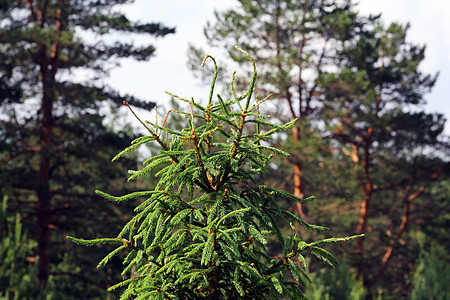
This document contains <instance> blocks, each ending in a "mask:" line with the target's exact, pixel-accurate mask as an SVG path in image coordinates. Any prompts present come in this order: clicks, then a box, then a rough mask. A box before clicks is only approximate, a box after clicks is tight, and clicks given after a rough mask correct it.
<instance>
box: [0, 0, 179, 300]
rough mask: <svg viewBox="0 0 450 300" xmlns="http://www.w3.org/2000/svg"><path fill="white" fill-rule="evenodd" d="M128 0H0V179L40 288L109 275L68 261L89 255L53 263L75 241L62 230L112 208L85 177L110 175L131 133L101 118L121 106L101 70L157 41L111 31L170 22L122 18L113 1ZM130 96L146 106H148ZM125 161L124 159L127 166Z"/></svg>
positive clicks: (151, 29)
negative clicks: (25, 234) (23, 231)
mask: <svg viewBox="0 0 450 300" xmlns="http://www.w3.org/2000/svg"><path fill="white" fill-rule="evenodd" d="M130 2H133V1H130V0H112V1H84V0H61V1H55V0H45V1H37V0H28V1H21V0H14V1H2V2H1V6H0V120H1V121H0V167H1V169H0V182H1V184H2V189H3V192H4V193H5V194H7V195H8V196H9V200H10V202H9V203H10V209H11V210H12V211H14V212H16V211H21V213H22V215H23V216H24V218H25V220H24V226H26V227H27V228H28V229H29V232H30V234H32V235H33V236H34V237H35V239H36V241H37V248H36V254H35V255H36V259H37V261H38V272H37V273H38V276H37V282H38V287H37V289H36V295H35V296H36V297H37V294H40V293H41V292H42V291H43V290H44V289H45V287H46V285H47V282H48V280H49V277H51V276H59V277H61V276H63V277H64V276H66V277H65V278H64V280H63V281H64V282H67V281H70V277H67V276H72V275H73V276H75V277H76V278H83V280H85V281H86V282H94V283H96V284H100V285H105V282H101V283H99V277H98V276H94V275H92V274H88V273H83V274H81V273H82V272H81V271H76V272H75V271H74V270H75V269H76V268H75V266H80V265H82V264H83V263H82V261H83V260H85V259H87V256H85V255H71V256H70V259H74V260H76V261H75V262H73V261H72V262H71V264H72V266H73V267H70V266H69V267H67V269H66V270H60V269H59V268H58V266H57V265H58V264H59V263H61V262H62V261H63V260H64V259H65V258H64V257H63V253H65V252H70V251H71V249H70V248H69V249H68V248H66V247H67V245H65V244H64V240H63V236H65V235H66V234H67V233H68V232H73V233H75V232H77V231H79V232H85V231H86V229H88V228H91V225H92V223H90V220H91V219H92V220H95V219H97V220H101V219H102V218H103V219H106V220H108V222H111V219H114V218H115V217H114V216H115V213H114V212H112V211H110V210H109V209H110V207H109V206H107V205H104V203H103V204H101V202H100V201H99V200H98V199H97V198H98V197H96V195H95V194H94V193H90V192H88V187H89V186H92V185H99V184H101V182H105V180H106V181H107V182H109V183H111V182H113V180H114V178H116V177H117V176H118V174H120V170H121V169H122V168H121V167H122V166H120V165H116V166H114V167H112V166H110V165H109V164H107V163H105V161H108V160H109V157H110V155H112V153H116V152H117V151H118V150H119V149H121V148H123V147H124V145H127V144H128V143H129V141H130V140H132V139H133V138H134V136H133V134H132V133H131V131H130V130H129V128H126V127H123V128H122V129H120V130H119V131H114V128H112V126H110V125H108V124H107V122H106V120H105V118H104V117H105V113H103V112H102V111H108V109H111V110H112V111H114V109H116V108H117V107H120V105H121V100H120V99H121V98H120V96H121V95H120V94H119V93H118V92H117V91H115V90H114V89H113V88H111V87H108V86H107V85H105V84H104V82H103V78H104V77H105V76H106V75H107V73H108V71H109V70H110V69H111V68H112V67H113V66H114V65H116V64H117V63H118V62H119V59H120V58H134V59H137V60H146V59H149V58H150V57H151V56H152V55H153V54H154V51H155V48H154V46H153V45H149V44H144V45H142V46H135V45H133V44H132V43H130V42H127V41H123V40H122V41H116V39H117V37H118V35H117V34H118V33H119V34H120V33H126V34H128V35H129V36H132V35H136V36H142V35H146V36H154V37H158V36H164V35H166V34H169V33H173V32H174V29H173V28H169V27H165V26H163V25H161V24H159V23H148V24H143V23H136V22H132V21H130V20H128V18H127V17H126V16H125V15H124V14H122V13H121V12H120V10H119V9H120V7H117V6H118V5H123V4H127V3H130ZM79 70H82V71H83V72H82V73H81V72H79ZM76 75H78V76H76ZM129 99H130V102H131V103H133V104H134V105H136V106H140V107H143V108H145V109H151V108H152V107H153V106H154V103H152V102H146V101H143V100H142V99H135V98H133V97H129ZM98 144H101V145H103V147H102V148H101V149H99V148H98V147H97V146H96V145H98ZM130 163H132V162H131V159H130V160H128V161H124V162H123V166H124V165H127V164H130ZM129 167H130V166H127V167H126V168H129ZM126 168H125V169H126ZM94 208H95V209H94ZM100 212H102V213H100ZM111 223H114V222H111ZM101 224H104V222H97V226H101ZM103 230H108V228H107V227H106V226H104V227H103ZM55 247H58V250H55ZM54 286H56V287H58V288H59V287H61V286H62V284H55V285H54ZM67 291H68V292H71V293H74V295H73V297H75V296H76V295H78V294H79V293H78V292H77V291H76V288H73V289H67ZM83 291H84V292H87V291H86V286H84V287H83ZM88 294H89V293H87V297H90V296H89V295H88ZM67 297H68V296H67V295H65V296H60V297H57V298H65V299H67Z"/></svg>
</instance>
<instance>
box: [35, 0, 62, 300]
mask: <svg viewBox="0 0 450 300" xmlns="http://www.w3.org/2000/svg"><path fill="white" fill-rule="evenodd" d="M44 5H45V4H44ZM61 5H63V6H64V0H63V1H61ZM30 9H32V5H30ZM36 9H37V14H36V15H37V17H38V19H39V21H40V24H41V27H42V28H44V27H45V26H44V23H45V21H46V20H45V12H46V10H45V9H43V10H40V9H39V8H38V7H37V8H36ZM55 25H56V32H55V42H54V43H53V45H52V47H51V49H50V48H47V46H45V45H44V44H41V45H40V46H39V66H40V73H41V83H42V99H41V111H42V120H41V154H40V164H39V173H38V176H39V178H38V182H39V187H38V190H37V197H38V206H37V226H38V228H37V243H38V245H37V255H38V256H39V261H38V278H37V280H38V288H37V291H38V293H40V292H41V291H42V290H43V289H44V288H45V287H46V285H47V282H48V276H49V262H50V260H49V253H48V251H49V249H50V224H51V221H52V214H51V200H52V193H51V190H50V178H51V156H52V152H53V101H54V98H55V91H54V88H55V80H56V72H57V70H58V67H59V52H60V49H61V44H60V42H59V41H58V38H59V37H60V34H61V30H62V18H61V9H57V10H56V15H55ZM48 50H51V51H50V53H48ZM49 54H50V55H49Z"/></svg>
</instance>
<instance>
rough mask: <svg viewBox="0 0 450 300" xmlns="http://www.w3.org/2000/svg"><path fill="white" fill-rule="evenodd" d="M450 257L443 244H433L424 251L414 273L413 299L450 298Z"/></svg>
mask: <svg viewBox="0 0 450 300" xmlns="http://www.w3.org/2000/svg"><path fill="white" fill-rule="evenodd" d="M449 282H450V257H449V253H448V250H447V249H445V248H444V247H442V246H441V245H432V247H431V249H430V250H429V251H427V252H425V251H424V252H423V253H422V254H421V256H420V259H419V265H418V267H417V269H416V273H415V275H414V281H413V285H414V288H413V290H412V293H411V299H412V300H419V299H432V300H444V299H449V298H450V286H449V285H448V283H449Z"/></svg>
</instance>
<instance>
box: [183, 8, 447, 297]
mask: <svg viewBox="0 0 450 300" xmlns="http://www.w3.org/2000/svg"><path fill="white" fill-rule="evenodd" d="M408 28H409V26H408V25H401V24H397V23H393V24H384V23H383V21H382V19H381V16H380V15H375V16H367V17H366V16H361V15H359V14H358V12H357V6H356V4H355V3H354V1H350V0H348V1H336V0H324V1H306V0H294V1H292V0H265V1H252V0H241V1H239V4H238V5H237V6H235V7H231V8H230V9H227V10H225V11H222V12H216V13H215V20H214V22H208V23H207V24H206V26H205V36H206V38H207V41H208V43H209V44H210V46H212V47H215V48H217V49H220V51H224V50H225V51H228V55H229V61H230V65H236V64H237V65H241V64H242V63H243V60H242V57H240V56H238V55H236V54H235V53H233V51H232V46H233V45H234V44H239V45H244V46H245V47H246V49H248V50H249V52H250V53H252V54H254V56H255V61H256V62H257V64H258V65H260V66H261V70H262V71H261V76H260V81H259V87H258V89H257V90H256V93H257V94H258V93H261V94H267V93H272V94H273V97H272V98H271V99H273V100H275V101H277V102H276V103H272V106H270V104H269V105H268V107H270V109H271V110H272V111H273V112H274V114H273V115H274V116H275V117H276V118H278V119H279V120H281V121H282V122H283V121H285V120H289V119H293V118H299V121H298V122H297V123H296V125H295V126H294V127H293V130H292V134H291V135H287V136H285V137H283V138H279V139H275V140H272V141H269V144H270V145H271V146H273V147H280V148H282V149H283V150H285V151H288V152H289V153H291V154H292V156H291V157H289V158H288V159H285V160H276V161H275V163H276V164H275V166H273V172H275V174H276V176H267V177H265V178H264V179H262V180H263V182H265V183H266V184H269V183H270V184H271V185H283V186H285V187H286V189H289V190H290V191H292V192H293V193H294V195H297V196H301V197H303V195H306V196H307V195H311V194H313V193H314V194H315V195H317V196H318V198H319V199H320V202H319V201H316V202H314V203H312V204H310V205H308V207H306V208H309V209H310V211H308V210H307V209H305V207H299V206H298V205H296V206H295V209H296V211H297V212H298V213H299V215H301V216H302V217H304V218H311V219H314V220H320V223H321V224H327V225H328V226H330V227H333V228H337V227H338V228H340V230H339V231H340V232H347V233H356V234H361V233H370V234H368V235H367V236H366V238H365V239H359V240H358V241H357V247H356V248H354V249H351V250H349V249H347V248H346V249H345V253H342V254H343V255H345V257H347V258H348V260H347V262H348V263H349V264H350V265H351V267H352V270H356V272H357V274H358V280H362V281H363V283H364V288H365V289H366V290H367V291H368V294H367V297H368V298H370V297H372V296H373V295H375V294H377V293H378V291H381V292H382V293H384V294H385V295H391V296H396V297H405V296H407V295H408V293H410V291H411V288H412V284H411V283H412V274H414V270H415V268H416V265H417V262H416V260H417V259H416V258H417V257H418V255H419V253H420V252H421V248H422V245H421V244H420V243H419V241H418V239H417V232H421V233H425V234H427V233H428V232H426V231H425V227H424V226H428V225H426V224H429V223H430V222H433V224H436V227H435V230H437V231H438V232H439V231H440V230H445V226H446V225H445V222H444V223H442V222H434V220H437V219H439V220H443V219H445V216H446V215H448V213H449V209H448V207H449V206H448V199H445V196H444V195H446V193H447V194H448V192H447V191H448V180H447V179H448V176H449V175H450V171H449V170H450V167H449V166H450V162H449V159H448V158H449V157H450V153H449V149H450V146H449V142H448V137H446V136H444V135H443V129H444V125H445V122H446V120H445V118H444V116H443V115H442V114H439V113H429V112H426V111H425V110H424V107H423V105H424V104H425V95H426V93H427V92H429V91H430V90H431V89H432V87H433V86H434V84H435V82H436V80H437V75H434V74H427V73H424V72H423V71H422V70H421V67H420V64H421V62H422V61H423V60H424V58H425V47H424V46H418V45H415V44H414V43H411V42H409V41H408V39H407V33H408ZM199 52H201V51H200V50H199V49H196V48H194V47H192V50H191V56H192V57H195V56H196V55H197V54H198V53H199ZM194 69H195V68H194ZM245 82H246V81H245V80H242V81H241V83H245ZM273 100H270V101H273ZM270 167H272V165H271V166H270ZM280 205H282V206H284V207H287V206H285V205H292V203H280ZM433 207H440V208H441V209H433ZM444 207H445V208H444ZM438 228H441V229H438ZM439 238H440V237H439ZM336 251H341V249H339V248H337V249H336ZM343 252H344V251H343ZM405 278H406V279H405ZM405 282H406V283H405Z"/></svg>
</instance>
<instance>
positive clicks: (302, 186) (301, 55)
mask: <svg viewBox="0 0 450 300" xmlns="http://www.w3.org/2000/svg"><path fill="white" fill-rule="evenodd" d="M238 2H239V5H238V6H237V7H235V8H231V9H229V10H226V11H223V12H216V13H215V22H214V23H209V22H208V23H207V24H206V26H205V36H206V38H207V40H208V43H209V44H210V46H212V47H215V48H219V49H220V50H222V49H224V50H225V51H227V54H228V57H229V58H230V59H231V61H232V63H237V64H239V65H241V64H243V63H245V59H243V58H242V57H241V56H239V55H236V53H235V52H234V51H233V50H234V49H233V47H234V45H241V46H242V47H244V48H245V49H248V51H251V52H252V53H254V57H255V61H256V63H257V64H258V66H260V70H261V71H260V86H259V87H258V90H257V91H256V92H257V93H263V94H266V95H267V94H269V93H270V94H272V97H271V99H273V100H278V103H277V104H276V105H273V107H272V108H271V109H272V111H276V115H275V117H277V118H279V119H281V120H283V122H285V121H286V120H289V119H291V120H293V119H298V120H299V121H298V122H297V123H296V125H295V126H294V127H293V130H292V131H291V132H290V134H291V136H292V140H293V141H292V143H291V145H292V148H290V149H289V151H290V153H291V157H290V158H289V162H290V164H289V170H290V171H291V173H292V175H291V176H289V177H290V178H291V180H290V182H289V183H288V184H289V187H291V188H292V191H293V194H294V195H295V196H297V197H300V198H303V197H305V196H306V195H308V191H307V189H306V187H307V186H306V182H307V180H305V178H303V176H306V177H308V176H309V175H308V174H306V173H305V167H306V166H305V165H306V164H308V163H310V160H315V161H317V156H315V157H308V156H307V155H305V153H306V152H308V150H309V149H307V148H308V147H309V146H310V145H311V144H315V145H317V144H318V143H319V142H320V140H321V138H320V137H319V136H318V135H317V134H316V133H315V132H314V127H315V126H316V125H317V121H318V120H319V121H321V120H322V117H321V110H322V107H323V101H324V99H323V96H322V93H323V90H322V89H321V88H320V85H319V78H320V75H321V74H322V73H323V72H324V71H326V70H328V69H330V68H331V69H333V68H335V67H336V64H335V61H336V55H337V51H338V49H339V48H340V45H341V43H343V42H344V41H345V40H347V39H348V38H349V37H351V36H352V35H353V34H354V32H353V30H354V28H356V24H357V21H358V20H357V19H356V16H357V14H356V13H355V11H354V5H353V3H352V2H351V1H348V0H346V1H335V0H323V1H310V0H295V1H292V0H263V1H253V0H240V1H238ZM201 53H203V51H200V49H198V48H195V47H194V46H192V47H191V50H190V56H191V57H196V56H200V54H201ZM200 58H201V57H200ZM200 58H199V59H200ZM193 69H194V70H195V66H193ZM245 84H248V82H245ZM299 149H301V151H299ZM315 150H316V149H314V147H312V149H311V152H313V153H317V151H315ZM296 210H297V212H298V213H300V214H301V215H304V213H305V214H306V212H304V211H303V209H302V207H301V205H300V203H297V204H296Z"/></svg>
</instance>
